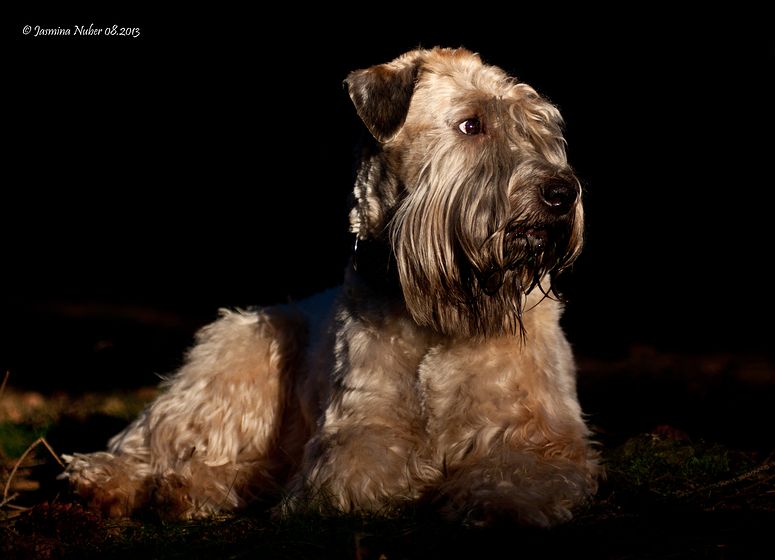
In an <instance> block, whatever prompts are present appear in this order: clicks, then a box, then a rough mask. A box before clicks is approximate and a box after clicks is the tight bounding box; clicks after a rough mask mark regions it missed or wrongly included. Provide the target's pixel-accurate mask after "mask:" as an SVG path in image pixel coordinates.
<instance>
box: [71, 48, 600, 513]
mask: <svg viewBox="0 0 775 560" xmlns="http://www.w3.org/2000/svg"><path fill="white" fill-rule="evenodd" d="M345 84H346V87H347V89H348V91H349V94H350V98H351V99H352V102H353V104H354V105H355V110H356V111H357V113H358V115H359V116H360V118H361V120H362V121H363V123H364V124H365V125H366V128H367V129H368V131H369V133H370V135H369V137H368V141H367V142H366V144H365V147H364V149H363V152H362V157H361V160H360V166H359V168H358V173H357V178H356V181H355V191H354V194H355V196H354V207H353V209H352V212H351V213H350V224H351V228H352V232H353V233H354V234H355V236H356V245H355V251H354V253H353V257H352V261H351V265H350V266H349V267H348V269H347V271H346V273H345V280H344V284H343V286H342V287H341V288H339V289H336V290H332V291H330V292H328V293H324V294H321V295H320V296H318V297H316V298H312V299H311V300H308V301H303V302H300V303H299V304H297V305H287V306H279V307H272V308H269V309H260V310H253V311H249V312H244V311H222V312H221V318H220V319H219V320H217V321H216V322H214V323H213V324H211V325H209V326H206V327H204V328H203V329H202V330H201V331H200V332H199V333H198V335H197V343H196V345H195V346H194V347H193V348H192V349H191V350H190V352H189V353H188V357H187V361H186V363H185V365H184V366H183V367H182V368H181V369H180V371H178V372H177V373H176V374H175V375H174V376H172V377H171V378H170V379H169V380H167V381H166V382H165V383H164V388H165V391H164V392H163V394H162V395H161V396H160V397H159V398H158V399H157V400H156V401H155V402H153V403H152V404H151V405H150V406H149V407H148V408H147V410H145V412H143V413H142V415H141V416H140V417H139V418H138V419H137V420H135V421H134V422H133V423H132V424H131V425H130V426H129V427H127V428H126V429H125V430H124V431H123V432H121V433H120V434H118V435H117V436H115V437H114V438H113V439H111V440H110V443H109V446H108V451H106V452H100V453H91V454H77V455H74V456H67V457H66V459H67V460H68V462H69V465H68V467H67V470H66V472H65V473H64V474H63V475H62V477H63V478H66V479H68V480H69V482H70V484H71V485H72V487H73V488H74V490H75V491H76V493H77V494H79V495H80V496H82V497H83V498H84V499H86V500H87V501H88V502H89V503H91V504H92V505H93V506H94V507H97V508H100V509H102V510H103V511H104V512H105V513H107V514H110V515H127V514H132V513H133V512H136V511H138V510H140V509H143V508H155V509H157V510H158V511H160V512H161V513H163V514H164V515H168V516H178V517H184V518H190V517H199V516H206V515H211V514H215V513H218V512H224V511H230V510H234V509H235V508H239V507H241V506H245V505H246V504H248V503H251V502H255V501H257V500H266V499H273V500H276V501H277V503H279V504H280V505H279V506H278V507H277V509H276V511H278V512H279V513H287V512H293V511H297V510H299V509H309V508H312V509H314V510H320V511H322V512H331V511H357V510H370V511H375V510H376V511H387V509H389V508H393V507H397V506H400V505H401V504H403V503H406V502H408V501H417V500H423V503H427V504H431V505H433V506H435V507H437V508H438V510H439V511H440V512H442V513H443V514H444V515H445V516H447V517H448V518H451V519H458V520H462V521H464V522H468V523H474V524H480V523H488V522H490V521H492V520H502V519H505V520H513V521H516V522H519V523H525V524H533V525H551V524H554V523H557V522H560V521H564V520H567V519H568V518H569V517H570V516H571V510H572V508H573V507H574V506H576V505H578V504H580V503H582V502H584V501H585V500H586V499H588V498H589V497H590V496H591V495H592V494H593V493H594V492H595V489H596V478H597V476H598V474H599V470H600V468H599V466H598V462H597V454H596V452H595V451H594V450H593V448H592V446H591V445H590V442H589V439H588V438H589V430H588V429H587V427H586V426H585V424H584V420H583V418H582V413H581V409H580V407H579V403H578V400H577V397H576V384H575V369H574V362H573V357H572V354H571V349H570V346H569V344H568V342H567V341H566V339H565V336H564V335H563V333H562V331H561V329H560V326H559V318H560V313H561V307H562V306H561V305H560V303H558V301H557V299H556V298H554V297H551V296H550V295H549V294H550V293H553V290H552V287H551V279H550V275H556V273H558V272H560V271H561V270H562V269H564V268H566V267H567V266H568V265H569V264H570V263H571V262H573V260H574V259H575V258H576V256H577V255H578V253H579V251H580V249H581V243H582V227H583V214H582V206H581V201H580V196H581V193H580V188H579V182H578V180H577V179H576V177H575V176H574V174H573V171H572V170H571V168H570V167H569V165H568V162H567V160H566V156H565V141H564V139H563V136H562V120H561V117H560V114H559V112H558V111H557V109H556V108H555V107H554V106H552V105H551V104H550V103H548V102H547V101H546V100H545V99H543V98H542V97H540V96H539V95H538V94H537V93H536V92H535V90H533V89H532V88H531V87H530V86H528V85H526V84H524V83H520V82H519V81H517V80H515V79H513V78H510V77H508V76H507V75H506V74H505V73H504V72H503V71H502V70H500V69H498V68H496V67H493V66H488V65H486V64H483V63H482V62H481V60H480V58H479V57H478V56H477V55H476V54H473V53H471V52H469V51H467V50H464V49H456V50H450V49H441V48H436V49H432V50H416V51H412V52H409V53H406V54H404V55H403V56H400V57H399V58H397V59H395V60H394V61H392V62H389V63H387V64H381V65H378V66H373V67H371V68H368V69H365V70H358V71H355V72H353V73H351V74H350V75H349V76H348V77H347V79H346V81H345Z"/></svg>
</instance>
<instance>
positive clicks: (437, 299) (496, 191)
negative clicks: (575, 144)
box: [345, 48, 583, 337]
mask: <svg viewBox="0 0 775 560" xmlns="http://www.w3.org/2000/svg"><path fill="white" fill-rule="evenodd" d="M345 84H346V86H347V89H348V92H349V94H350V98H351V99H352V101H353V103H354V105H355V108H356V111H357V112H358V115H359V116H360V118H361V120H362V121H363V122H364V124H365V125H366V127H367V128H368V130H369V132H370V133H371V135H372V136H373V137H374V139H375V140H376V142H374V146H373V147H372V149H371V150H370V151H368V152H367V153H365V154H364V157H363V161H362V162H361V166H360V168H359V171H358V176H357V178H356V185H355V198H356V205H355V207H354V208H353V211H352V212H351V214H350V222H351V227H352V230H353V232H354V233H356V235H357V237H358V239H359V240H363V241H366V240H371V241H374V240H383V241H384V242H385V243H386V244H387V246H388V247H389V248H390V252H389V253H392V254H390V256H391V258H392V259H394V260H395V263H396V268H397V272H398V278H399V280H400V284H401V290H402V292H403V295H404V299H405V300H406V306H407V309H408V311H409V312H410V314H411V315H412V317H413V318H414V319H415V321H417V322H418V323H420V324H422V325H427V326H430V327H432V328H434V329H436V330H438V331H440V332H442V333H445V334H447V335H451V336H466V337H471V336H497V335H500V334H504V333H508V332H516V331H517V330H519V329H521V328H522V310H523V306H524V301H525V298H526V295H527V294H528V293H530V292H531V291H532V290H533V289H539V290H542V291H543V290H547V289H548V284H549V282H550V281H548V280H547V279H548V278H549V275H550V274H552V273H557V272H559V271H561V270H562V269H564V268H566V267H567V266H568V265H569V264H570V263H571V262H573V260H574V259H575V258H576V256H577V255H578V253H579V251H580V250H581V244H582V229H583V211H582V206H581V201H580V198H581V191H580V186H579V182H578V180H577V179H576V177H575V175H574V174H573V171H572V170H571V168H570V167H569V165H568V162H567V159H566V156H565V140H564V138H563V136H562V118H561V117H560V113H559V112H558V110H557V109H556V108H555V107H554V106H553V105H551V104H550V103H549V102H547V101H546V100H545V99H543V98H542V97H540V96H539V95H538V94H537V93H536V92H535V90H534V89H533V88H531V87H530V86H528V85H526V84H524V83H520V82H518V81H517V80H515V79H513V78H510V77H508V76H507V75H506V74H505V73H504V72H503V71H502V70H500V69H499V68H496V67H493V66H488V65H485V64H483V63H482V62H481V60H480V59H479V57H478V56H477V55H475V54H473V53H471V52H469V51H467V50H465V49H456V50H451V49H440V48H436V49H433V50H417V51H412V52H409V53H406V54H404V55H403V56H401V57H399V58H397V59H396V60H394V61H392V62H389V63H387V64H382V65H378V66H373V67H371V68H367V69H365V70H358V71H355V72H353V73H351V74H350V75H349V76H348V77H347V80H346V81H345Z"/></svg>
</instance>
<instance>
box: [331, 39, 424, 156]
mask: <svg viewBox="0 0 775 560" xmlns="http://www.w3.org/2000/svg"><path fill="white" fill-rule="evenodd" d="M424 54H425V51H422V50H416V51H412V52H408V53H406V54H404V55H402V56H400V57H398V58H397V59H395V60H394V61H392V62H388V63H386V64H379V65H377V66H372V67H371V68H366V69H365V70H355V71H354V72H351V73H350V75H349V76H347V79H345V81H344V85H345V87H347V92H348V93H349V94H350V99H352V102H353V105H355V110H356V111H357V113H358V116H359V117H360V118H361V120H362V121H363V124H365V125H366V128H368V129H369V132H370V133H371V135H372V136H374V138H376V139H377V140H379V141H380V142H387V141H388V140H391V139H392V138H394V137H395V136H396V134H398V131H399V130H401V126H403V124H404V120H405V119H406V113H407V112H408V111H409V102H410V101H411V99H412V94H413V93H414V86H415V83H416V82H417V77H418V74H419V69H420V65H421V63H422V57H423V55H424Z"/></svg>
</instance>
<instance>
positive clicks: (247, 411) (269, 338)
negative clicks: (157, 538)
mask: <svg viewBox="0 0 775 560" xmlns="http://www.w3.org/2000/svg"><path fill="white" fill-rule="evenodd" d="M305 341H306V329H305V325H304V321H303V319H301V317H300V316H297V315H295V314H294V313H292V312H289V311H287V310H277V309H270V310H266V311H261V312H257V313H233V312H228V311H224V312H223V316H222V318H221V319H219V320H218V321H216V322H215V323H213V324H211V325H209V326H207V327H205V328H203V329H202V330H201V331H200V332H199V333H198V335H197V345H196V346H194V347H193V348H192V349H191V351H190V352H189V354H188V358H187V361H186V363H185V365H184V366H183V367H182V368H181V370H180V371H179V372H178V373H177V374H176V375H175V376H174V377H173V378H172V379H170V380H169V381H168V382H166V384H165V385H166V390H165V392H164V393H163V394H162V395H161V396H160V397H159V398H158V399H157V400H156V401H155V402H154V403H152V404H151V405H150V406H149V407H148V409H147V410H146V411H145V412H144V413H143V414H142V415H141V416H140V417H139V418H138V419H137V420H135V421H134V422H133V423H132V424H131V425H130V426H129V427H128V428H127V429H126V430H124V431H123V432H122V433H120V434H118V435H117V436H115V437H114V438H113V439H112V440H111V441H110V444H109V449H108V451H107V452H101V453H92V454H82V455H75V456H73V457H67V459H68V461H69V465H68V468H67V470H66V472H65V473H64V474H63V478H67V479H68V480H69V481H70V483H71V484H72V486H73V488H74V490H75V491H76V493H77V494H79V495H81V496H82V497H84V498H85V499H86V500H88V501H89V502H90V503H91V504H92V505H93V506H95V507H97V508H99V509H101V510H102V511H103V512H105V513H106V514H109V515H112V516H118V515H128V514H130V513H132V512H134V511H136V510H138V509H140V508H143V507H144V506H147V505H154V506H158V509H159V510H160V512H161V513H163V514H165V515H167V516H174V517H198V516H203V515H208V514H212V513H217V512H219V511H224V510H230V509H233V508H235V507H238V506H241V505H243V504H244V503H245V501H246V499H250V498H253V497H254V496H255V495H258V494H261V493H265V492H267V491H271V490H276V488H273V486H274V485H275V480H274V478H275V476H276V475H277V474H278V473H279V472H280V471H282V470H283V469H284V468H287V467H288V465H289V464H290V463H293V462H294V461H298V457H295V458H294V457H292V456H289V454H290V455H293V454H294V453H300V447H301V445H300V443H298V440H301V439H303V437H304V436H303V435H301V434H290V433H289V432H288V430H287V426H288V425H294V424H295V425H298V423H296V422H295V420H296V419H294V417H293V415H294V414H295V413H294V410H296V407H286V406H285V404H286V402H287V401H288V400H289V399H290V398H291V391H292V388H291V386H292V384H293V382H294V379H293V377H294V375H295V370H296V369H297V368H299V367H300V362H301V360H302V359H303V355H304V351H303V346H304V344H305ZM283 419H284V420H285V421H283ZM285 438H288V439H289V440H294V441H284V439H285ZM281 439H283V441H281ZM293 447H296V448H298V449H297V450H296V451H294V450H292V449H291V448H293Z"/></svg>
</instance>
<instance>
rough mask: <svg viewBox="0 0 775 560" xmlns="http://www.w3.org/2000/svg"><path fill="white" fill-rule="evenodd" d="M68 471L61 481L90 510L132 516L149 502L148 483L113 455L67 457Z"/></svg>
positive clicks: (91, 454)
mask: <svg viewBox="0 0 775 560" xmlns="http://www.w3.org/2000/svg"><path fill="white" fill-rule="evenodd" d="M62 458H63V459H64V461H65V463H66V464H67V468H66V469H65V471H64V472H63V473H62V474H60V475H59V476H58V477H57V478H58V479H60V480H66V481H67V483H68V485H69V487H70V490H71V491H72V492H73V494H74V495H75V496H77V497H78V498H79V499H80V500H81V501H83V502H84V503H85V504H86V505H87V506H88V507H90V508H92V509H95V510H98V511H100V512H101V513H102V514H103V515H105V516H107V517H125V516H129V515H131V514H132V513H133V512H134V511H135V510H136V509H137V508H138V506H139V505H140V504H141V503H144V502H145V501H146V500H147V484H146V483H145V482H144V479H143V477H140V476H137V474H138V473H135V472H132V471H131V470H129V469H127V466H128V465H126V462H125V461H123V460H121V458H119V457H116V456H115V455H113V454H112V453H106V452H100V453H90V454H80V453H78V454H75V455H63V456H62Z"/></svg>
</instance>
